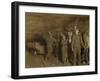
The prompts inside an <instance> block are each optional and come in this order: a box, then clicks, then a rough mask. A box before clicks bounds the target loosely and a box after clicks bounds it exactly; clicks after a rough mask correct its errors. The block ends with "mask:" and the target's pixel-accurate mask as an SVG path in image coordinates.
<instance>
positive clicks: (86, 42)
mask: <svg viewBox="0 0 100 81" xmlns="http://www.w3.org/2000/svg"><path fill="white" fill-rule="evenodd" d="M83 42H84V61H85V63H86V64H89V34H88V32H85V33H84V34H83Z"/></svg>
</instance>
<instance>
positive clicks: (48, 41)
mask: <svg viewBox="0 0 100 81" xmlns="http://www.w3.org/2000/svg"><path fill="white" fill-rule="evenodd" d="M53 40H54V39H53V36H52V33H51V32H48V37H47V38H46V44H47V46H46V48H47V52H46V59H49V58H50V56H51V54H52V52H53V42H54V41H53Z"/></svg>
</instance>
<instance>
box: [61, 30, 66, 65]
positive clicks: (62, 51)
mask: <svg viewBox="0 0 100 81" xmlns="http://www.w3.org/2000/svg"><path fill="white" fill-rule="evenodd" d="M60 34H61V37H62V39H61V54H62V62H63V63H64V64H65V63H67V61H68V47H67V39H66V36H65V35H64V34H63V33H62V32H61V33H60Z"/></svg>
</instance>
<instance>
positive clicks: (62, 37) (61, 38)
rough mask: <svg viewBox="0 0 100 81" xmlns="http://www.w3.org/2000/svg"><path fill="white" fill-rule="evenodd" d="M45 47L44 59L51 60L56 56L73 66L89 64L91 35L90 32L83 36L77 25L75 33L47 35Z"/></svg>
mask: <svg viewBox="0 0 100 81" xmlns="http://www.w3.org/2000/svg"><path fill="white" fill-rule="evenodd" d="M47 34H48V35H47V37H44V39H45V42H46V43H45V45H44V51H45V52H44V59H49V58H50V56H51V55H54V56H55V57H57V58H58V60H59V61H60V62H61V63H63V64H65V63H68V62H70V63H71V64H72V65H82V64H89V35H88V32H84V33H83V34H81V32H80V31H79V29H78V27H77V25H75V26H74V27H73V31H71V30H70V31H67V32H66V31H60V32H58V33H56V34H53V33H52V32H50V31H49V32H48V33H47Z"/></svg>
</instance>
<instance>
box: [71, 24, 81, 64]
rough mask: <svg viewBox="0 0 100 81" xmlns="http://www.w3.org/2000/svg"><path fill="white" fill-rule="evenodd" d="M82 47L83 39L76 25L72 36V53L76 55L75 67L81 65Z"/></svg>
mask: <svg viewBox="0 0 100 81" xmlns="http://www.w3.org/2000/svg"><path fill="white" fill-rule="evenodd" d="M81 46H82V38H81V35H80V33H79V29H78V28H77V25H75V26H74V32H73V36H72V51H73V54H74V65H80V64H81Z"/></svg>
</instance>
